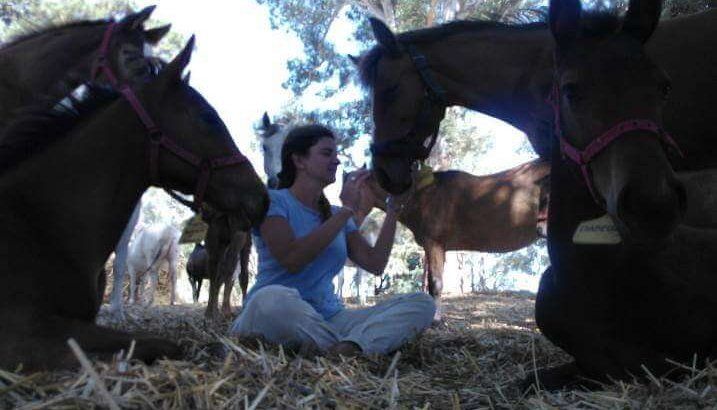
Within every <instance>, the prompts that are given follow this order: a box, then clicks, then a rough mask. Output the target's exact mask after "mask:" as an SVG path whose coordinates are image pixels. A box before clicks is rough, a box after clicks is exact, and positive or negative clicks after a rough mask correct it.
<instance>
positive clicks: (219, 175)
mask: <svg viewBox="0 0 717 410" xmlns="http://www.w3.org/2000/svg"><path fill="white" fill-rule="evenodd" d="M193 46H194V39H193V38H192V39H191V40H190V41H189V42H188V43H187V45H186V46H185V47H184V49H183V50H182V51H181V52H180V53H179V55H178V56H177V57H176V58H175V59H174V60H173V61H172V62H170V63H169V64H167V66H166V67H165V68H164V69H162V71H161V72H160V73H159V75H158V76H157V78H156V79H155V80H154V81H152V82H151V83H149V84H147V85H146V86H145V87H143V88H142V89H140V90H139V93H138V94H139V95H138V98H139V99H140V100H141V101H142V102H145V103H146V112H144V114H143V113H142V111H144V110H141V108H142V107H139V108H138V107H137V104H135V103H134V102H132V100H131V99H130V103H131V105H132V107H133V109H134V110H135V111H136V112H137V114H138V117H139V118H140V119H141V120H142V122H143V123H144V125H145V127H146V128H147V133H148V134H149V142H148V145H149V147H148V148H149V157H150V179H151V180H152V183H153V184H156V185H161V186H162V187H164V188H169V189H176V190H179V191H182V192H184V193H194V194H195V202H201V199H202V198H201V197H203V199H205V200H206V202H207V203H208V204H209V205H211V206H212V207H213V208H214V209H216V210H217V211H220V212H223V213H226V214H234V215H241V216H242V218H244V220H245V221H246V222H248V223H251V224H252V225H254V224H257V223H259V222H260V221H261V220H262V219H263V217H264V215H265V213H266V211H267V208H268V204H269V201H268V195H267V192H266V188H265V187H264V184H263V183H262V181H261V179H260V178H259V176H258V175H257V174H256V172H255V171H254V168H253V167H252V165H251V163H250V162H249V161H248V160H247V158H246V157H245V156H244V155H242V154H241V153H240V152H239V150H238V149H237V147H236V145H235V144H234V140H233V139H232V136H231V134H230V133H229V131H228V130H227V127H226V126H225V125H224V122H223V121H222V120H221V118H220V117H219V115H218V114H217V112H216V111H215V110H214V108H213V107H212V106H211V105H210V104H209V103H208V102H207V101H206V100H205V99H204V98H203V97H202V95H201V94H200V93H199V92H197V91H196V90H195V89H194V88H192V87H191V86H190V85H189V84H188V82H187V81H186V79H185V78H183V77H182V72H183V70H184V68H185V67H186V66H187V64H189V60H190V57H191V54H192V48H193ZM147 119H149V121H147ZM197 196H199V197H200V199H199V200H198V198H197ZM248 223H247V224H244V225H246V226H247V228H248Z"/></svg>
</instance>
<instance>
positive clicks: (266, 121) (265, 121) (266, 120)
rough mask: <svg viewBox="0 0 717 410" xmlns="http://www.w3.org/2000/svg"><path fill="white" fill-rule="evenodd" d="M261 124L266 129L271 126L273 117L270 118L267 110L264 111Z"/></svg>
mask: <svg viewBox="0 0 717 410" xmlns="http://www.w3.org/2000/svg"><path fill="white" fill-rule="evenodd" d="M261 126H262V128H264V129H265V130H266V129H269V127H271V118H269V114H268V113H267V112H266V111H264V115H262V116H261Z"/></svg>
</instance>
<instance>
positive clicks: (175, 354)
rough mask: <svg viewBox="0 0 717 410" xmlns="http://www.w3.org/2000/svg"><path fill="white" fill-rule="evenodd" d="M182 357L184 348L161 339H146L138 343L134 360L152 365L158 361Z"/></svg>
mask: <svg viewBox="0 0 717 410" xmlns="http://www.w3.org/2000/svg"><path fill="white" fill-rule="evenodd" d="M180 357H182V348H181V347H180V346H179V345H178V344H176V343H174V342H171V341H169V340H165V339H159V338H146V339H140V340H138V341H137V346H136V348H135V353H134V358H136V359H139V360H142V361H143V362H145V363H147V364H152V363H154V362H155V361H156V360H158V359H163V358H166V359H170V360H171V359H179V358H180Z"/></svg>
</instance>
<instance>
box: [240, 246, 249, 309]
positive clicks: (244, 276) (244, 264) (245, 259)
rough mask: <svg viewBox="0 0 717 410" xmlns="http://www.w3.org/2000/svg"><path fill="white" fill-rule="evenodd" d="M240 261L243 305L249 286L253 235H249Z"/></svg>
mask: <svg viewBox="0 0 717 410" xmlns="http://www.w3.org/2000/svg"><path fill="white" fill-rule="evenodd" d="M239 257H240V259H239V263H240V268H241V270H240V271H239V287H240V288H241V303H242V306H243V305H244V302H245V301H246V291H247V289H248V288H249V258H250V257H251V237H250V236H248V235H247V242H246V243H245V244H244V247H243V248H242V250H241V254H240V255H239Z"/></svg>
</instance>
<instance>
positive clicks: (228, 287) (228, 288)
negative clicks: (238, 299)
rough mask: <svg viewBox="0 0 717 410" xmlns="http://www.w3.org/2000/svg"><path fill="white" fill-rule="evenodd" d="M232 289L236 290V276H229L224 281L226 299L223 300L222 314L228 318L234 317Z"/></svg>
mask: <svg viewBox="0 0 717 410" xmlns="http://www.w3.org/2000/svg"><path fill="white" fill-rule="evenodd" d="M232 289H234V275H229V276H228V277H227V278H226V280H225V281H224V298H223V300H222V314H223V315H224V317H227V318H229V317H231V316H232V301H231V299H232Z"/></svg>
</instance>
